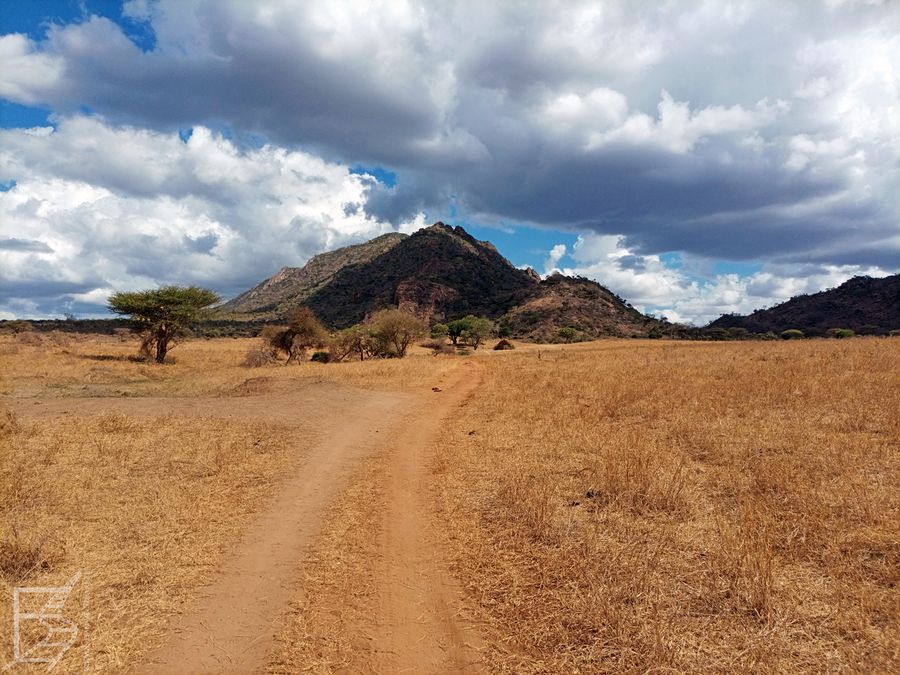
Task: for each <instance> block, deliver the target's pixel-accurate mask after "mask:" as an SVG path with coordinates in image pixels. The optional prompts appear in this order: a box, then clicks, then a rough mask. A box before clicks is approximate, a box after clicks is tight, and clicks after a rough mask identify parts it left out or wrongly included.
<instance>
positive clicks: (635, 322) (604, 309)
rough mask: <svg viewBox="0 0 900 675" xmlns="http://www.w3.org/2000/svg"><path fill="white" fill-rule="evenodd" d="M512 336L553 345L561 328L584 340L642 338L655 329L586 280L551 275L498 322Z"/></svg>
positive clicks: (651, 321)
mask: <svg viewBox="0 0 900 675" xmlns="http://www.w3.org/2000/svg"><path fill="white" fill-rule="evenodd" d="M501 321H502V322H503V323H504V324H506V325H507V326H508V327H509V328H510V330H511V332H512V334H513V335H516V336H518V337H523V338H526V339H529V340H533V341H535V342H554V341H556V340H557V339H558V338H559V331H560V330H561V329H563V328H574V329H575V330H577V331H578V332H580V333H583V334H584V335H586V336H588V337H604V336H617V337H632V336H646V335H647V334H648V333H650V331H651V330H653V328H654V327H656V326H658V325H659V322H658V321H657V320H656V319H653V318H651V317H649V316H645V315H644V314H641V313H640V312H639V311H637V310H636V309H634V308H633V307H631V306H630V305H629V304H628V303H626V302H625V301H624V300H623V299H622V298H620V297H619V296H617V295H615V294H614V293H611V292H610V291H609V290H607V289H606V288H604V287H603V286H601V285H600V284H598V283H596V282H595V281H591V280H590V279H584V278H580V277H579V278H573V277H567V276H563V275H562V274H552V275H550V276H549V277H547V278H546V279H544V280H543V281H542V282H541V283H539V284H537V285H536V286H534V287H533V288H531V289H530V291H529V293H528V296H527V297H526V298H525V299H524V300H523V301H521V302H520V303H518V304H517V305H516V306H514V307H513V308H512V309H510V310H509V311H508V312H507V313H506V314H505V315H504V316H503V318H502V319H501Z"/></svg>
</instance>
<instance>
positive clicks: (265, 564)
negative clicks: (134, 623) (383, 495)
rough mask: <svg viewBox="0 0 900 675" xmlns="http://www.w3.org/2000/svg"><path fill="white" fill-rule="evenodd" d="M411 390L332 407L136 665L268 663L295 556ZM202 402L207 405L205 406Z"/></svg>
mask: <svg viewBox="0 0 900 675" xmlns="http://www.w3.org/2000/svg"><path fill="white" fill-rule="evenodd" d="M261 398H263V401H260V400H253V399H244V400H242V407H243V408H245V409H246V408H251V409H253V408H257V407H259V406H260V404H261V403H262V404H265V407H266V409H267V412H268V414H269V415H272V416H279V413H280V414H281V415H283V416H289V415H297V414H303V410H302V409H299V410H298V409H297V407H295V406H293V405H291V404H290V402H289V401H284V400H282V401H281V403H280V404H278V403H277V402H276V401H275V400H265V399H266V398H268V397H261ZM407 403H408V396H406V395H404V394H395V393H381V392H379V393H371V394H370V393H367V394H366V395H365V396H364V397H360V398H358V399H357V400H354V401H353V406H352V408H350V413H349V414H348V412H347V409H346V408H342V407H336V408H334V409H332V414H333V415H335V416H337V417H338V418H339V420H341V421H340V423H338V424H334V422H331V423H329V422H328V420H325V419H323V420H322V423H323V425H324V426H325V427H326V431H325V433H324V435H323V439H322V441H321V442H320V443H319V445H318V446H317V447H315V448H313V449H312V450H311V451H310V453H309V455H308V457H307V459H306V461H305V462H304V463H303V464H302V465H301V466H300V467H299V468H298V470H297V471H295V472H294V473H293V474H292V475H290V476H288V477H286V478H285V480H284V481H283V482H282V483H281V485H280V486H279V492H278V493H277V494H276V495H275V496H274V498H273V499H272V501H271V502H270V503H269V505H268V506H267V508H266V510H265V511H264V512H262V513H260V514H258V515H257V516H256V518H255V519H254V520H253V521H252V522H251V523H250V525H249V526H248V527H247V529H246V530H245V533H244V535H243V537H242V538H241V540H240V541H239V542H238V543H237V544H236V545H235V547H234V549H233V551H232V552H231V553H230V554H229V555H228V556H227V557H226V559H225V561H224V563H223V565H222V567H221V569H220V571H219V574H218V575H217V577H216V579H215V580H214V581H213V582H212V584H210V585H209V586H208V587H207V588H205V589H204V590H203V591H202V593H201V595H200V598H199V600H198V601H197V602H196V603H195V604H194V606H193V607H192V608H191V609H189V610H188V612H187V613H185V614H183V615H181V616H179V617H176V618H175V620H174V621H173V623H172V626H171V628H170V633H169V636H168V638H167V639H166V641H165V642H164V643H163V644H162V646H160V647H159V648H158V649H156V650H154V651H152V652H151V653H150V654H148V655H147V656H146V657H145V662H144V664H143V665H142V666H140V667H139V668H137V669H136V671H135V672H143V673H218V672H228V673H252V672H259V671H261V670H262V669H263V667H264V664H265V659H266V655H267V654H268V652H269V651H270V650H271V648H272V646H273V644H274V640H275V623H276V621H277V619H278V617H279V616H281V614H282V613H283V612H284V611H285V610H286V609H287V605H288V602H289V600H290V597H291V594H292V592H291V591H292V585H293V583H294V581H295V579H296V573H297V564H298V561H301V560H302V559H303V558H304V555H305V548H306V547H307V546H308V545H309V544H310V543H311V542H312V541H314V539H315V537H316V535H317V534H318V532H319V529H320V525H321V520H322V514H323V512H324V510H325V509H326V507H327V506H328V504H329V503H330V502H331V501H332V500H333V499H334V497H335V496H336V495H337V494H338V493H339V491H340V490H341V489H342V488H343V486H344V485H345V483H346V481H347V480H348V478H349V477H350V476H351V475H352V474H353V471H354V469H355V468H356V466H357V465H358V463H359V462H360V461H361V460H362V459H363V458H364V457H366V456H367V455H368V454H370V453H371V452H373V451H374V449H375V448H376V447H377V446H378V444H379V439H380V438H382V437H384V435H390V434H391V433H392V430H393V426H394V425H396V424H397V422H398V421H399V419H400V417H401V415H400V411H401V410H402V409H403V408H404V407H405V406H406V405H407ZM201 407H202V406H201Z"/></svg>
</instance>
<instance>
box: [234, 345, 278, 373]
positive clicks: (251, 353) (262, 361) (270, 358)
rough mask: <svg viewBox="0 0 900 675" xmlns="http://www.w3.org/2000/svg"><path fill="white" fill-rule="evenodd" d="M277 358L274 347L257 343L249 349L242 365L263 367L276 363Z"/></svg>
mask: <svg viewBox="0 0 900 675" xmlns="http://www.w3.org/2000/svg"><path fill="white" fill-rule="evenodd" d="M276 361H277V359H276V358H275V354H274V352H273V351H272V348H271V347H270V346H267V345H255V346H253V347H250V349H248V350H247V354H246V355H245V356H244V361H243V363H242V364H241V365H243V366H245V367H247V368H262V367H263V366H268V365H271V364H273V363H275V362H276Z"/></svg>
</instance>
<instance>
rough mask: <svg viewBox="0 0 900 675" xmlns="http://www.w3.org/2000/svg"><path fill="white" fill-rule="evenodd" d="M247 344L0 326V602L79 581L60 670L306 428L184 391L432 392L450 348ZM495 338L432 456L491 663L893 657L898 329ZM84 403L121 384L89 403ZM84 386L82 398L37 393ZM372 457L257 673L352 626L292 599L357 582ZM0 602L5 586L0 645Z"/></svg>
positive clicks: (279, 463) (124, 660)
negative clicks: (190, 404)
mask: <svg viewBox="0 0 900 675" xmlns="http://www.w3.org/2000/svg"><path fill="white" fill-rule="evenodd" d="M253 344H255V342H254V341H250V340H227V339H226V340H210V341H201V340H198V341H193V342H189V343H186V344H185V345H183V346H179V347H178V348H177V349H176V350H175V351H174V352H173V354H172V357H173V359H174V361H175V362H174V363H172V364H170V365H165V366H153V365H148V364H144V363H139V362H134V361H130V360H129V359H128V357H130V356H132V355H133V354H134V353H135V352H136V343H134V342H133V341H131V340H117V339H115V338H91V339H87V340H85V339H83V338H82V339H80V340H75V339H73V338H68V337H66V336H61V335H57V336H46V335H45V336H38V335H26V336H18V337H2V338H0V377H2V378H3V380H2V381H0V393H2V394H3V395H4V396H5V397H6V398H7V401H8V402H9V407H0V597H7V598H8V597H9V596H10V588H11V587H12V586H14V585H19V584H23V583H27V584H28V585H41V584H52V585H56V584H59V583H61V582H62V581H65V579H67V578H68V577H69V576H71V574H72V573H74V572H75V571H77V570H81V571H82V572H83V574H84V577H83V578H84V579H85V581H86V583H84V584H82V586H81V587H80V588H81V592H82V593H83V594H84V595H83V597H79V598H78V599H77V601H76V602H77V603H80V604H76V607H80V608H81V609H82V613H81V615H79V616H76V617H73V618H76V620H78V622H79V625H81V626H83V627H84V628H85V629H86V630H85V631H84V634H83V638H84V639H83V641H82V642H81V643H79V644H78V646H76V647H75V648H74V649H73V650H72V652H71V653H70V655H68V656H67V657H66V658H65V660H64V661H63V662H62V663H60V665H59V667H58V668H57V669H56V670H57V672H60V671H63V672H65V671H68V670H76V671H82V670H83V671H118V670H121V669H122V668H123V666H126V665H130V664H132V663H134V660H135V658H137V657H138V656H139V655H140V654H141V653H142V652H143V651H144V650H146V649H148V648H149V647H151V646H152V645H153V644H154V643H155V642H158V641H159V639H160V637H161V635H162V632H163V631H164V629H165V622H166V620H167V618H168V617H169V616H170V615H171V614H172V613H173V612H176V611H178V609H179V608H180V607H181V606H182V605H183V603H185V602H187V601H188V600H189V599H190V598H191V597H192V596H193V595H194V594H196V591H197V589H198V588H199V587H200V585H201V584H202V583H203V582H204V581H206V580H207V579H208V578H209V576H210V574H211V573H212V571H213V570H214V569H215V567H216V565H217V564H218V562H219V561H220V560H221V558H222V554H223V551H224V550H226V549H227V547H228V546H229V545H230V544H231V542H233V541H234V540H235V538H236V536H237V533H238V532H239V531H240V529H241V527H242V526H243V525H244V524H245V523H246V522H247V521H248V519H249V517H250V515H251V514H252V513H253V512H254V511H256V510H258V509H259V508H261V505H262V504H263V503H264V500H265V499H266V497H267V496H268V495H269V494H270V493H271V492H272V489H273V486H275V485H276V484H277V481H278V480H279V477H280V475H281V474H283V472H284V471H285V469H286V467H289V466H291V465H292V463H296V462H298V461H302V449H303V447H304V446H305V444H308V443H309V442H311V441H312V440H314V439H315V437H316V435H317V431H316V428H315V425H314V424H313V423H310V422H307V421H304V420H303V419H302V418H303V415H300V416H299V418H298V419H291V420H288V419H287V417H286V416H285V419H284V421H283V423H282V422H279V421H278V414H279V412H278V411H277V410H273V411H272V414H271V416H270V417H269V418H266V419H262V418H252V417H247V416H246V415H245V418H244V419H237V420H231V421H226V420H223V419H222V418H221V416H218V415H215V414H213V413H212V412H209V414H207V413H203V414H198V413H197V412H196V411H194V412H192V413H190V414H188V413H184V414H179V413H178V411H177V405H178V401H179V400H184V401H189V400H192V399H193V398H194V397H198V396H203V397H209V398H210V399H211V400H216V401H221V407H222V408H223V409H231V408H233V409H235V410H240V409H244V408H245V404H244V403H242V401H248V400H249V399H247V398H246V397H247V396H250V395H255V394H259V393H260V392H270V393H271V392H274V394H273V397H274V396H276V395H280V392H285V391H294V390H296V389H298V388H301V389H302V388H303V387H306V386H310V387H311V386H314V385H320V384H321V383H322V382H332V383H335V386H338V387H343V386H344V385H352V386H353V387H356V388H362V389H372V390H377V389H386V388H403V387H413V386H415V387H422V386H424V385H428V386H429V387H430V385H431V383H432V382H433V381H434V380H435V379H437V377H438V376H439V374H440V373H442V372H447V371H448V370H450V369H453V368H454V367H455V365H456V364H457V363H459V362H460V358H459V357H456V356H453V355H450V356H441V357H438V358H434V357H432V356H430V352H428V351H427V350H425V349H419V348H417V349H416V350H415V353H414V354H413V356H412V357H410V358H407V359H403V360H374V361H365V362H363V363H359V362H349V363H340V364H328V365H325V364H314V363H304V364H302V365H300V366H288V367H286V366H282V365H276V366H265V367H259V368H248V367H244V366H242V365H241V364H242V361H243V360H244V357H245V354H246V352H247V348H248V346H250V345H253ZM517 347H518V348H517V349H516V350H515V351H512V352H503V353H500V352H492V351H490V350H487V349H485V350H478V352H477V353H475V354H474V355H473V356H471V357H468V358H476V359H478V362H479V363H481V364H482V365H483V367H482V368H481V369H479V370H481V371H483V378H484V381H483V384H482V386H481V387H480V389H479V393H478V394H477V395H476V396H475V397H474V398H472V399H470V400H469V402H468V403H467V405H466V406H465V407H464V408H462V409H461V410H460V411H459V413H458V416H457V417H456V418H455V419H453V420H452V421H451V423H450V425H449V426H448V428H447V429H446V433H445V440H446V442H445V443H444V444H442V446H441V447H440V449H439V452H438V454H437V461H436V466H435V469H436V474H435V477H436V490H437V491H436V493H435V494H436V499H435V508H436V509H438V511H439V512H440V515H441V517H442V518H444V519H445V520H444V522H445V524H446V526H447V533H448V537H449V539H450V547H451V550H452V551H453V565H454V571H455V573H456V575H457V576H458V578H459V579H460V581H461V583H462V584H464V586H465V589H466V592H467V597H468V600H469V602H470V605H471V607H470V610H472V611H474V612H475V613H476V615H478V616H480V617H481V619H482V620H483V624H484V632H485V638H486V639H485V643H486V644H488V645H490V646H489V647H488V651H487V652H486V653H485V668H486V669H487V670H490V671H495V672H517V673H518V672H560V673H562V672H565V673H569V672H583V673H587V672H601V671H655V672H659V671H667V670H674V671H698V670H702V671H719V672H725V671H728V672H731V671H735V670H738V671H747V670H754V671H764V672H766V671H767V672H775V671H780V672H783V671H791V672H793V671H807V672H812V671H819V672H820V671H823V670H825V671H849V672H890V671H893V672H896V671H897V670H898V669H900V634H898V626H900V591H898V587H897V583H898V577H900V379H898V373H900V349H898V343H897V341H896V340H887V339H860V340H849V341H814V342H813V341H803V342H778V343H718V344H700V343H668V342H652V341H610V342H604V343H591V344H585V345H574V346H554V347H534V346H527V345H517ZM341 391H343V389H342V390H341ZM105 397H110V400H111V401H114V400H115V399H121V398H123V397H127V398H132V397H137V398H138V401H136V403H137V405H136V406H134V408H133V410H132V411H131V412H125V413H123V412H121V411H118V412H117V411H104V410H102V409H101V408H102V406H101V407H97V406H95V405H93V404H95V403H97V402H98V401H97V400H100V401H102V400H105ZM182 397H183V398H182ZM86 398H87V399H95V400H93V401H88V402H89V403H92V405H91V406H88V407H85V408H77V407H76V408H73V410H81V411H82V414H76V415H63V414H52V415H51V414H47V413H42V412H39V411H40V410H42V406H50V405H51V404H52V405H53V406H56V408H54V409H55V410H57V411H59V410H60V408H59V406H60V405H61V404H64V403H65V404H68V402H69V400H71V402H72V404H73V405H77V404H79V402H81V403H83V402H84V401H85V399H86ZM273 400H274V398H273ZM320 405H321V406H322V408H321V409H322V410H327V411H329V412H331V413H333V412H334V409H333V408H329V405H331V404H330V403H329V401H328V400H326V399H324V398H323V400H322V401H321V402H320ZM9 408H12V409H14V410H15V411H16V414H12V413H10V412H9ZM173 410H174V411H173ZM204 410H205V409H204ZM248 414H249V413H248ZM298 448H299V451H298ZM379 461H380V459H379V458H378V457H377V456H376V457H373V458H372V459H371V461H370V462H369V463H368V464H367V465H366V466H364V467H363V470H362V471H361V473H360V474H359V475H358V478H360V480H356V481H354V483H353V484H352V485H351V487H350V489H349V490H347V492H346V493H345V494H344V495H343V496H342V498H341V499H340V501H339V502H338V503H337V504H336V505H335V508H334V509H333V511H332V515H331V517H330V519H329V520H328V523H329V524H328V525H327V526H326V528H325V532H324V534H323V537H322V539H321V541H320V543H319V545H318V546H317V547H316V548H315V550H314V551H313V553H312V555H311V558H310V559H309V560H308V561H306V563H305V564H304V567H303V570H302V572H303V574H304V575H305V577H304V579H305V581H304V586H305V587H306V589H307V591H308V593H307V594H305V595H304V594H300V595H298V596H297V597H298V600H297V604H296V606H295V608H294V609H295V611H294V612H293V613H292V617H293V619H294V620H293V621H292V622H289V623H288V624H286V625H285V628H284V632H283V634H282V642H281V647H282V649H281V650H280V652H279V653H278V654H275V655H273V659H272V661H271V662H270V668H271V669H272V670H274V671H277V672H296V671H297V670H300V669H306V670H313V671H323V672H324V671H328V670H331V669H334V668H340V667H341V665H345V664H346V663H348V662H350V661H349V654H351V653H352V652H353V651H355V650H359V649H366V648H367V647H366V645H362V646H360V645H359V644H357V643H355V642H354V640H355V639H359V638H358V636H353V635H347V634H346V631H345V630H344V629H343V626H344V625H345V624H358V623H359V617H358V616H355V615H354V614H353V612H354V611H355V610H353V608H350V609H348V610H347V613H340V612H338V613H335V614H319V615H316V614H315V613H314V612H312V610H315V609H316V608H317V607H328V606H332V607H333V606H337V605H336V604H335V603H337V602H340V598H341V594H342V593H345V594H347V593H351V594H356V595H357V596H359V598H358V602H357V606H358V607H364V606H366V602H367V598H368V597H369V596H370V595H371V589H368V588H367V587H366V583H367V580H369V579H370V578H371V570H370V568H369V567H367V565H368V562H367V561H366V560H365V559H363V558H362V557H360V555H358V553H359V552H361V551H364V550H367V549H366V543H367V542H369V543H371V538H372V536H373V532H375V531H376V530H377V528H378V522H379V521H378V514H377V513H375V512H374V511H373V509H372V505H373V504H375V503H376V502H377V500H378V498H379V497H378V490H379V489H380V487H379V483H378V482H377V481H367V480H365V477H366V475H368V473H371V474H372V475H375V474H377V473H378V466H379V465H378V462H379ZM342 579H343V580H351V581H352V582H353V583H352V584H351V585H352V588H347V584H344V585H343V586H342V585H341V580H342ZM311 612H312V613H311ZM298 617H300V618H299V619H298ZM300 619H302V620H300ZM9 620H10V617H9V613H8V612H7V611H6V610H5V609H4V608H3V606H2V605H0V636H4V637H2V638H0V639H2V642H0V644H2V646H0V661H2V662H3V663H5V662H6V661H7V660H8V659H9V651H8V649H9V642H8V639H7V638H6V637H5V636H8V635H9ZM323 627H324V628H323ZM314 629H315V630H314ZM323 638H324V639H323ZM363 639H364V637H363Z"/></svg>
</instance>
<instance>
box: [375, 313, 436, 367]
mask: <svg viewBox="0 0 900 675" xmlns="http://www.w3.org/2000/svg"><path fill="white" fill-rule="evenodd" d="M369 332H370V334H371V336H372V338H373V340H374V345H375V349H376V350H377V353H378V356H383V357H392V356H396V357H398V358H401V359H402V358H403V357H404V356H406V350H407V348H408V347H409V345H410V344H411V343H412V341H413V340H415V339H416V338H419V337H421V336H422V335H423V334H424V333H425V325H424V324H423V323H422V322H421V321H419V319H418V318H416V317H415V316H413V315H412V314H409V313H408V312H404V311H403V310H401V309H382V310H381V311H379V312H375V314H373V315H372V318H371V319H370V320H369Z"/></svg>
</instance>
